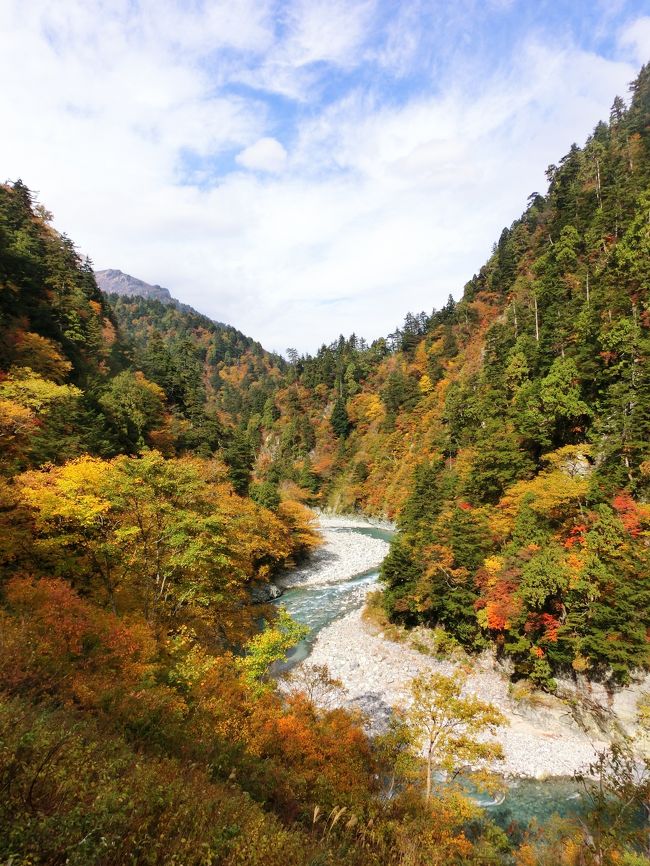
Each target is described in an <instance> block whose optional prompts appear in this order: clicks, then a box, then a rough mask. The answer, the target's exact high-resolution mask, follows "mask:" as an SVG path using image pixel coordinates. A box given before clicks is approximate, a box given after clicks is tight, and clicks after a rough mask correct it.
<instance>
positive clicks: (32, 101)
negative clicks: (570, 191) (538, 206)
mask: <svg viewBox="0 0 650 866" xmlns="http://www.w3.org/2000/svg"><path fill="white" fill-rule="evenodd" d="M649 60H650V14H648V5H647V2H646V0H643V2H642V0H550V2H549V0H481V2H479V0H451V2H447V0H445V2H442V0H435V2H434V0H402V2H398V0H327V2H314V0H227V2H221V0H177V2H173V0H57V2H51V0H0V117H1V118H2V130H1V132H0V179H7V180H16V179H17V178H19V177H20V178H21V179H22V180H23V181H24V182H25V183H26V184H27V185H28V186H29V187H30V188H31V189H32V190H35V191H36V193H37V194H38V198H39V200H40V201H41V202H42V203H43V204H44V205H45V206H46V207H47V208H48V210H50V211H52V212H53V213H54V225H55V227H56V228H57V229H59V230H60V231H64V232H65V233H66V234H68V235H69V236H70V237H71V238H72V239H73V240H74V242H75V243H76V244H77V247H78V249H79V251H80V252H81V253H82V254H83V255H89V256H90V258H91V259H92V261H93V263H94V265H95V267H96V268H97V269H103V268H118V269H120V270H122V271H125V272H126V273H130V274H132V275H134V276H136V277H139V278H140V279H143V280H146V281H147V282H150V283H157V284H160V285H163V286H166V287H167V288H169V289H170V291H171V292H172V294H173V295H174V296H175V297H177V298H179V299H181V300H182V301H184V302H185V303H189V304H191V305H192V306H194V307H196V308H197V309H198V310H200V311H201V312H203V313H205V314H207V315H209V316H211V317H212V318H214V319H217V320H219V321H223V322H228V323H229V324H232V325H235V326H236V327H237V328H239V329H240V330H242V331H244V332H245V333H247V334H248V335H250V336H252V337H254V338H256V339H258V340H260V341H261V342H262V344H263V345H264V346H265V347H266V348H268V349H271V350H275V351H281V352H284V351H285V350H286V348H287V347H289V346H291V347H295V348H297V349H298V350H299V351H300V352H307V351H309V352H314V351H315V350H316V349H317V348H318V347H319V346H320V345H321V344H322V343H324V342H325V343H329V342H332V341H333V340H334V339H336V337H337V336H338V335H339V334H340V333H343V334H345V335H348V334H350V333H352V332H354V333H356V334H358V335H360V336H364V337H366V338H367V339H369V340H371V339H374V338H376V337H379V336H382V335H386V334H388V333H390V332H391V331H393V330H394V329H395V327H396V326H397V325H399V324H400V323H401V322H402V321H403V319H404V316H405V314H406V313H407V312H409V311H411V312H419V311H420V310H426V311H427V312H430V311H431V310H432V309H433V308H439V307H441V306H442V305H443V304H444V303H445V301H446V299H447V297H448V295H449V294H453V296H454V297H456V298H459V297H460V296H461V294H462V289H463V285H464V284H465V282H467V280H468V279H470V278H471V276H472V274H473V273H475V272H476V271H477V270H478V269H479V268H480V267H481V265H482V264H483V263H484V262H485V260H486V259H487V257H488V256H489V254H490V251H491V247H492V244H493V243H494V241H495V240H497V239H498V236H499V234H500V232H501V229H502V228H503V226H505V225H509V224H510V223H511V222H512V221H513V220H514V219H516V218H517V217H518V216H519V215H520V214H521V212H522V211H523V209H524V208H525V204H526V199H527V197H528V196H529V195H530V194H531V193H532V192H533V191H539V192H545V190H546V181H545V174H544V172H545V169H546V167H547V166H548V165H549V164H550V163H553V162H557V161H558V160H559V159H561V157H562V156H563V155H564V154H565V153H566V152H567V151H568V149H569V147H570V145H571V144H572V143H573V142H574V141H575V142H577V143H579V144H580V143H584V141H585V139H586V138H587V136H588V135H589V134H590V133H591V131H592V130H593V128H594V126H595V125H596V123H597V122H598V121H599V120H601V119H607V117H608V115H609V108H610V106H611V104H612V102H613V99H614V97H615V96H616V95H617V94H618V95H621V96H623V97H627V89H628V84H629V82H630V81H631V80H632V79H633V78H634V77H635V76H636V74H637V72H638V70H639V68H640V67H641V65H642V64H643V63H645V62H647V61H649Z"/></svg>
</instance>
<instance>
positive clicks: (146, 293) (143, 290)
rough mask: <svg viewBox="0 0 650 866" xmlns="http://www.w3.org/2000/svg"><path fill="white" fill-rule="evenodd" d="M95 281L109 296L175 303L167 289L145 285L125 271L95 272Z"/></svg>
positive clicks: (109, 269)
mask: <svg viewBox="0 0 650 866" xmlns="http://www.w3.org/2000/svg"><path fill="white" fill-rule="evenodd" d="M95 279H96V280H97V285H98V286H99V288H100V289H101V290H102V291H103V292H106V293H107V294H111V293H112V294H115V295H134V296H136V297H138V298H153V299H155V300H156V301H161V302H162V303H163V304H173V303H174V302H175V298H173V297H172V295H171V292H170V291H169V289H165V288H163V286H159V285H153V286H152V285H151V284H150V283H145V281H144V280H139V279H138V278H137V277H132V276H131V274H125V273H124V272H123V271H118V270H116V269H114V268H108V269H106V270H103V271H95Z"/></svg>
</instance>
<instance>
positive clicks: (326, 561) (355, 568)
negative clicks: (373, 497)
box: [276, 514, 393, 589]
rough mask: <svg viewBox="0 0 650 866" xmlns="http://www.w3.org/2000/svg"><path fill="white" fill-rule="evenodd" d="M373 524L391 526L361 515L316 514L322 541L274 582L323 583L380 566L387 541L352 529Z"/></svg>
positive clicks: (309, 584) (342, 578) (293, 583)
mask: <svg viewBox="0 0 650 866" xmlns="http://www.w3.org/2000/svg"><path fill="white" fill-rule="evenodd" d="M373 527H377V528H381V529H392V528H393V527H392V526H391V524H388V523H383V522H376V523H375V522H372V521H370V520H368V519H366V518H363V517H354V516H350V517H348V516H345V515H329V514H321V515H319V529H320V532H321V535H322V536H323V539H324V542H325V543H324V544H323V545H322V547H319V548H318V550H316V551H315V552H314V553H313V554H312V555H311V556H310V558H309V560H308V562H307V563H305V564H304V565H303V566H302V567H300V568H296V569H293V570H292V571H290V572H288V573H287V574H284V575H281V576H280V577H279V578H278V579H277V580H276V583H277V584H278V586H281V587H282V588H283V589H286V588H288V587H291V586H325V585H327V584H332V583H340V582H341V581H343V580H349V579H350V578H351V577H353V576H354V575H357V574H363V573H364V572H366V571H372V570H373V569H375V568H379V566H380V565H381V563H382V560H383V559H384V557H385V556H386V554H387V553H388V549H389V544H388V542H387V541H384V540H383V539H381V538H372V536H368V535H361V534H360V533H359V532H354V531H353V530H354V529H359V528H366V529H372V528H373Z"/></svg>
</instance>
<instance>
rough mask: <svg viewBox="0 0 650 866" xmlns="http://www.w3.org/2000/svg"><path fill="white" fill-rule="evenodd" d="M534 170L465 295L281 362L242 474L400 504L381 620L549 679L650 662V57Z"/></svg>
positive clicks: (603, 674)
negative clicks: (522, 200) (281, 374)
mask: <svg viewBox="0 0 650 866" xmlns="http://www.w3.org/2000/svg"><path fill="white" fill-rule="evenodd" d="M547 176H548V179H549V187H548V191H547V193H546V194H545V195H541V194H539V193H534V194H533V195H532V196H531V197H530V198H529V201H528V204H527V207H526V208H525V210H524V212H523V214H522V216H521V217H520V218H519V219H517V220H515V222H514V223H513V224H512V225H511V226H509V227H508V228H505V229H504V230H503V232H502V233H501V235H500V237H499V239H498V241H497V243H495V245H494V251H493V253H492V255H491V256H490V258H489V260H488V261H487V262H486V263H485V265H484V266H483V267H482V268H481V270H480V271H479V273H478V274H475V275H474V276H473V277H472V278H471V279H470V280H469V282H468V283H467V285H466V286H465V289H464V293H463V297H462V299H461V300H460V301H459V302H458V303H455V302H454V300H453V299H451V298H450V300H449V302H448V303H447V304H446V305H445V306H444V307H443V308H442V309H441V310H437V311H434V312H433V313H421V314H418V315H408V316H407V317H406V320H405V322H404V325H403V326H402V327H401V328H398V329H397V330H396V331H395V333H394V334H392V335H390V337H389V338H387V339H386V340H377V341H375V343H373V344H372V345H371V346H368V345H367V344H366V343H365V342H364V341H363V340H359V338H357V337H356V336H354V335H353V336H352V337H350V338H349V339H345V338H343V337H340V338H339V339H338V340H337V341H335V342H333V343H332V344H330V345H329V346H323V347H322V348H321V349H320V350H319V351H318V353H317V354H316V355H315V356H313V357H312V356H306V357H302V358H299V357H295V358H294V359H293V361H292V364H291V368H290V371H289V374H288V376H287V377H286V378H285V380H284V383H283V385H282V387H281V388H279V389H278V390H277V391H276V392H275V395H274V405H273V409H274V413H275V418H274V419H273V420H272V421H271V423H269V421H268V418H269V414H268V413H267V415H266V418H265V419H262V421H261V430H260V431H259V434H258V435H259V437H260V439H261V441H262V442H263V443H264V445H263V448H262V449H261V451H260V452H259V457H258V462H257V467H256V474H257V481H258V483H261V482H264V481H270V482H273V483H276V482H277V481H278V479H283V478H284V479H290V480H292V481H293V482H294V483H298V484H301V485H303V486H305V487H306V488H307V489H309V490H310V491H311V493H312V495H313V496H314V497H315V499H316V500H317V501H319V502H320V503H321V504H322V505H324V506H327V507H330V508H335V509H338V510H359V511H362V512H365V513H370V514H377V515H387V516H392V517H395V518H397V520H398V523H399V526H400V528H401V532H400V534H399V535H398V536H397V539H396V540H395V542H394V543H393V546H392V550H391V554H390V555H389V557H388V559H387V560H386V562H385V564H384V568H383V577H384V580H385V585H386V592H385V593H384V596H383V603H384V605H385V608H386V612H387V613H388V615H389V616H390V618H391V619H392V620H394V621H396V622H399V623H402V624H404V625H406V626H412V625H416V624H419V623H424V624H426V625H428V626H432V627H434V626H435V627H439V628H442V629H444V631H443V635H444V640H451V641H452V642H454V641H455V642H459V643H461V644H463V645H464V646H465V647H467V648H469V649H473V650H481V649H483V648H485V647H494V648H495V649H496V651H497V652H498V653H499V654H500V655H501V656H502V657H504V658H507V659H508V660H509V662H510V663H511V664H512V665H513V668H514V671H515V676H517V677H525V678H527V679H529V680H532V681H533V682H534V683H536V684H537V685H541V686H542V687H544V688H548V689H551V690H552V689H553V688H554V687H555V681H556V680H555V678H556V676H557V675H558V674H560V675H563V676H567V675H568V676H573V675H574V674H575V672H584V673H587V674H588V676H590V677H592V678H596V679H603V680H606V681H608V682H610V683H615V682H626V681H628V680H629V679H630V677H631V676H633V672H634V671H635V670H636V669H638V668H647V666H648V664H649V662H650V657H649V652H648V640H647V635H648V634H650V577H649V575H650V551H649V548H648V539H650V505H649V504H648V501H649V499H650V446H649V444H648V443H649V442H650V264H649V263H650V229H649V214H650V66H646V67H644V68H643V69H642V70H641V73H640V75H639V77H638V79H637V80H636V81H635V82H634V84H633V85H632V100H631V103H630V105H629V107H627V106H626V105H625V103H624V102H623V101H622V100H621V99H618V98H617V99H616V100H615V102H614V104H613V106H612V110H611V114H610V117H609V122H607V123H605V122H601V123H599V124H598V125H597V126H596V127H595V129H594V132H593V134H592V135H591V136H590V137H589V139H588V140H587V142H586V143H585V145H584V147H582V148H580V147H578V146H577V145H573V146H572V147H571V149H570V150H569V152H568V153H567V155H566V156H565V157H564V158H563V159H562V160H561V161H560V163H559V165H557V166H556V165H552V166H550V167H549V169H548V172H547ZM458 230H459V231H462V227H460V226H459V227H458Z"/></svg>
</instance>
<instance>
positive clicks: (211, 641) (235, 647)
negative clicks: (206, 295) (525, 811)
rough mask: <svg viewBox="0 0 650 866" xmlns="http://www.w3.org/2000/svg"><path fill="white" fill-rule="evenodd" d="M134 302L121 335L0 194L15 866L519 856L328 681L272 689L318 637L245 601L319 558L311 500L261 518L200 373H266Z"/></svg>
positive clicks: (3, 702)
mask: <svg viewBox="0 0 650 866" xmlns="http://www.w3.org/2000/svg"><path fill="white" fill-rule="evenodd" d="M123 303H124V304H127V305H128V304H130V303H131V302H129V301H124V302H123ZM139 303H140V301H139V300H135V301H133V304H134V306H133V307H131V309H134V310H135V309H138V307H137V305H138V304H139ZM142 303H143V304H145V308H144V309H145V314H144V319H145V320H144V321H142V322H141V321H139V319H138V318H137V317H133V318H132V319H131V318H128V317H127V319H128V322H129V324H128V327H126V328H124V329H123V330H122V329H121V328H120V325H119V321H118V318H119V317H116V316H115V315H114V313H113V312H112V310H111V308H110V307H109V306H108V305H107V303H106V301H105V300H104V299H103V297H102V295H101V293H100V292H99V290H98V288H97V285H96V282H95V279H94V276H93V272H92V268H91V266H90V263H89V262H87V261H82V260H81V259H80V257H79V256H78V254H77V252H76V250H75V248H74V246H73V244H72V243H71V242H70V241H69V240H68V239H67V238H65V237H63V236H61V235H59V234H58V233H57V232H56V231H55V230H54V229H53V228H52V226H51V222H50V215H49V214H48V213H47V212H46V211H45V210H44V209H43V208H42V207H41V206H40V205H38V204H36V203H35V202H34V200H33V197H32V195H31V194H30V192H29V190H28V189H27V187H26V186H25V185H24V184H22V183H21V182H16V183H14V184H6V185H2V186H0V316H1V327H2V342H1V358H0V860H2V862H3V863H5V862H6V863H12V864H14V866H18V864H20V866H28V864H29V866H36V864H39V866H58V864H63V863H66V864H71V866H88V864H96V866H101V864H105V866H120V864H124V866H126V864H184V866H191V864H195V866H215V864H224V866H236V864H238V866H244V864H246V866H254V864H260V866H262V864H264V866H269V864H278V866H280V864H282V866H289V864H295V866H308V864H315V863H322V864H335V863H341V862H344V863H349V864H352V866H354V864H358V866H366V864H373V863H374V864H404V866H406V864H411V866H419V864H422V866H424V863H430V862H431V857H433V856H435V857H443V858H445V859H449V858H450V857H454V856H455V857H459V858H463V859H464V860H465V861H466V862H474V854H473V851H474V845H475V844H477V845H479V846H480V850H481V851H496V850H497V849H498V848H503V847H509V843H507V842H506V840H505V837H504V836H503V834H501V833H500V831H497V830H496V829H495V828H493V827H492V826H491V825H490V824H489V822H488V821H487V820H486V819H485V818H484V816H483V815H482V814H481V812H480V810H478V809H477V808H476V807H474V806H472V804H470V803H469V802H468V801H467V800H466V799H465V798H463V797H461V796H460V795H459V794H458V793H457V792H456V791H452V790H450V791H449V792H448V793H445V792H440V794H439V795H438V794H436V797H435V801H436V820H435V822H434V821H433V820H432V817H431V815H432V813H431V806H430V804H427V803H426V802H425V800H424V798H423V796H422V795H421V794H420V790H419V779H417V774H416V776H415V777H414V778H415V779H416V783H417V784H416V785H414V784H413V779H411V777H410V776H407V775H405V774H404V773H402V771H401V769H400V766H401V763H400V762H403V754H402V753H403V750H404V746H403V739H400V738H397V739H394V740H391V739H390V738H388V739H387V740H386V742H383V741H381V740H380V741H377V742H376V743H372V742H371V741H370V740H369V739H368V737H367V735H366V733H365V731H364V728H363V724H362V720H361V719H360V718H359V716H358V715H357V714H354V713H350V712H347V711H345V710H342V709H334V708H327V707H322V706H321V707H318V706H316V705H315V704H314V703H313V702H312V701H311V699H310V698H309V697H308V693H309V692H310V690H311V689H312V688H313V687H314V686H315V685H317V686H318V687H319V688H325V689H326V690H327V689H330V688H336V684H335V683H331V682H329V680H328V678H327V676H326V674H325V673H323V672H318V671H315V672H314V675H313V676H314V678H315V679H314V682H313V683H312V684H311V685H310V684H309V682H308V681H306V682H305V684H304V685H305V689H306V690H305V689H301V688H300V686H299V685H298V687H296V688H294V689H293V690H292V691H291V692H281V691H279V690H277V689H276V688H275V686H274V681H273V679H271V678H270V674H269V671H270V667H271V665H272V664H273V662H274V661H277V660H279V659H282V658H284V655H285V652H286V650H287V649H288V648H290V647H291V646H293V645H294V644H295V643H296V642H297V641H298V640H299V639H300V638H301V637H302V636H303V634H304V629H303V628H302V627H300V626H298V625H297V624H296V623H295V622H293V621H292V620H291V619H290V617H289V616H288V615H287V614H286V613H283V612H282V611H281V610H280V611H279V610H278V609H277V608H275V607H271V606H270V605H268V604H256V603H254V602H255V601H256V600H257V599H258V598H260V597H263V596H264V592H263V590H264V586H265V584H267V583H268V581H269V579H270V578H271V577H272V576H273V575H274V574H275V573H276V571H277V570H278V569H280V568H283V567H286V566H287V565H288V564H290V563H291V562H293V561H295V560H296V559H297V558H299V557H300V556H301V555H302V554H304V553H305V552H306V551H309V550H310V549H312V548H313V547H315V546H317V545H318V543H319V539H318V537H317V535H316V533H315V531H314V528H313V523H312V516H311V514H310V512H309V511H308V510H307V509H306V508H305V507H304V506H303V505H302V504H301V503H300V502H299V501H297V500H296V499H295V495H294V494H296V493H298V494H299V495H301V494H300V490H299V488H298V487H297V486H296V485H292V484H291V483H290V482H287V483H285V484H283V485H282V484H281V485H280V486H279V487H274V488H273V491H272V493H273V495H272V496H271V495H268V494H269V490H268V489H265V488H264V487H263V486H261V487H260V488H258V489H257V491H256V492H257V494H258V495H257V497H256V498H257V500H258V502H256V501H254V500H253V499H252V498H250V497H249V496H247V495H246V491H247V489H248V486H249V474H250V467H251V464H252V460H253V453H252V451H251V445H250V440H249V437H248V436H247V435H245V434H244V431H243V430H242V428H241V422H240V421H239V420H238V419H237V417H236V412H237V411H239V409H236V410H232V414H231V413H230V411H229V409H228V408H227V407H226V408H224V407H223V406H220V405H219V402H218V401H219V396H218V391H219V390H220V388H219V387H217V386H215V383H214V382H211V381H209V376H208V372H207V371H209V370H212V375H214V376H215V378H216V376H217V374H218V375H225V376H226V377H228V376H232V377H235V376H239V375H240V373H239V372H238V371H240V370H242V371H244V372H243V373H242V374H241V378H242V380H244V379H245V377H246V375H247V372H246V371H248V365H249V364H250V363H253V361H251V357H254V358H259V359H261V360H260V363H261V365H262V367H261V368H260V369H261V370H263V371H265V372H264V375H266V371H267V365H268V367H269V368H270V367H272V364H271V361H270V360H269V356H267V355H266V354H265V353H260V354H259V355H258V354H257V353H256V352H254V351H253V349H252V348H251V347H250V345H247V346H245V347H244V349H243V351H242V352H241V353H240V354H239V356H238V357H231V358H226V357H225V351H226V350H224V357H223V359H221V361H216V358H214V357H210V361H209V362H208V360H207V359H208V356H209V353H210V352H211V351H218V347H219V345H223V344H219V340H220V339H221V338H222V337H223V339H225V340H226V341H227V338H228V331H226V332H225V335H224V334H223V333H222V332H220V331H219V329H218V327H217V330H214V326H213V324H212V323H209V322H208V321H207V320H205V319H203V318H202V317H200V316H198V315H197V314H194V313H193V312H189V313H188V311H180V310H178V309H176V308H174V307H171V308H170V307H169V306H161V305H156V303H157V302H155V301H154V302H151V301H150V302H144V301H143V302H142ZM149 305H152V306H149ZM123 310H124V308H122V311H121V312H123ZM156 328H158V329H159V334H160V336H159V337H156V333H155V332H156ZM149 334H150V335H151V339H150V340H149V339H147V336H148V335H149ZM177 339H178V341H179V343H178V344H177V343H176V342H175V341H176V340H177ZM183 341H185V342H183ZM179 346H180V347H181V348H179ZM156 353H157V354H156ZM156 356H157V357H158V359H159V361H160V364H159V365H158V364H157V363H155V362H154V359H155V358H156ZM213 362H216V363H215V364H214V369H213ZM238 365H239V366H238ZM142 368H144V369H142ZM271 374H272V373H270V374H269V375H271ZM276 375H277V373H276ZM206 380H207V381H206ZM159 383H160V384H159ZM231 384H232V385H233V387H236V385H237V382H236V381H235V380H234V379H232V380H231ZM202 389H204V390H202ZM241 399H242V403H243V405H245V401H246V395H245V394H242V398H241ZM246 411H248V410H246ZM254 492H255V491H254ZM260 502H262V503H263V504H260ZM267 506H268V507H267ZM398 778H399V779H400V782H399V785H400V793H399V794H398V795H397V796H394V797H392V798H391V799H390V800H387V799H386V797H385V796H384V794H383V791H384V788H385V783H386V780H391V779H392V780H393V781H392V782H390V785H391V786H393V785H394V784H395V779H398ZM441 815H442V820H441ZM470 821H471V822H472V838H471V839H470V838H469V836H468V826H469V822H470ZM414 837H417V838H418V839H419V840H420V842H419V844H418V846H417V848H414V845H413V838H414ZM493 837H494V842H493V841H492V840H493ZM477 850H478V849H477Z"/></svg>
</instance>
